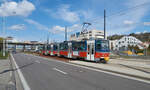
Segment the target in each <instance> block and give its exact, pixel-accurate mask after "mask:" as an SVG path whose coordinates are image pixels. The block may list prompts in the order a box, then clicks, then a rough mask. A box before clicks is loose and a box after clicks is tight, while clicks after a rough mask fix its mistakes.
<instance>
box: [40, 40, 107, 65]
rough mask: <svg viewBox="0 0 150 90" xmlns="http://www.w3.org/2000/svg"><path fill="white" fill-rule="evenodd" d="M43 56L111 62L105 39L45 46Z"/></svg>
mask: <svg viewBox="0 0 150 90" xmlns="http://www.w3.org/2000/svg"><path fill="white" fill-rule="evenodd" d="M44 47H45V48H43V50H42V54H44V55H48V53H47V52H48V51H47V50H49V55H51V56H53V55H55V56H61V57H66V58H71V59H77V58H82V59H84V60H88V61H95V62H103V63H107V62H108V61H109V52H110V50H109V41H108V40H104V39H97V40H83V41H64V42H61V43H55V44H50V45H44Z"/></svg>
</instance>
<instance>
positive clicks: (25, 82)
mask: <svg viewBox="0 0 150 90" xmlns="http://www.w3.org/2000/svg"><path fill="white" fill-rule="evenodd" d="M10 55H11V57H12V60H13V61H14V64H15V67H16V69H17V72H18V74H19V77H20V80H21V83H22V85H23V88H24V90H31V89H30V87H29V85H28V83H27V81H26V79H25V78H24V76H23V74H22V72H21V70H20V69H19V66H18V65H17V63H16V61H15V59H14V57H13V55H12V54H10Z"/></svg>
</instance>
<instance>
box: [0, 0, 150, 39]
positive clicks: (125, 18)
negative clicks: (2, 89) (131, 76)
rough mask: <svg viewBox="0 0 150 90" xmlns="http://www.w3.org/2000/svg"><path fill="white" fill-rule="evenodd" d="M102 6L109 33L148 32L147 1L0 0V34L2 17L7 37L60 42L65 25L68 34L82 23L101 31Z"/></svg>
mask: <svg viewBox="0 0 150 90" xmlns="http://www.w3.org/2000/svg"><path fill="white" fill-rule="evenodd" d="M133 7H134V8H133ZM104 9H106V16H107V18H106V19H107V20H106V21H107V23H106V24H107V26H106V28H107V34H108V35H113V34H129V33H133V32H134V33H139V32H149V31H150V18H149V17H150V13H149V12H150V1H149V0H0V33H2V17H5V24H6V25H5V26H6V32H5V33H6V36H12V37H14V38H15V39H17V40H23V41H24V40H37V41H45V40H46V39H47V36H48V35H49V36H50V40H55V41H63V40H64V29H65V26H67V27H68V34H69V35H70V34H72V33H75V32H78V31H81V27H82V23H83V22H90V23H92V25H91V26H90V27H89V28H88V29H89V30H92V29H97V30H103V12H104ZM120 11H122V12H121V13H119V12H120ZM117 13H118V14H117ZM0 35H2V34H0Z"/></svg>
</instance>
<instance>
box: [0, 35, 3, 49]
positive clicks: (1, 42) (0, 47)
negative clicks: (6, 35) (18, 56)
mask: <svg viewBox="0 0 150 90" xmlns="http://www.w3.org/2000/svg"><path fill="white" fill-rule="evenodd" d="M2 50H3V38H0V51H2Z"/></svg>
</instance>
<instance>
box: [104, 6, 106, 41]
mask: <svg viewBox="0 0 150 90" xmlns="http://www.w3.org/2000/svg"><path fill="white" fill-rule="evenodd" d="M104 39H105V40H106V11H105V9H104Z"/></svg>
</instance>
